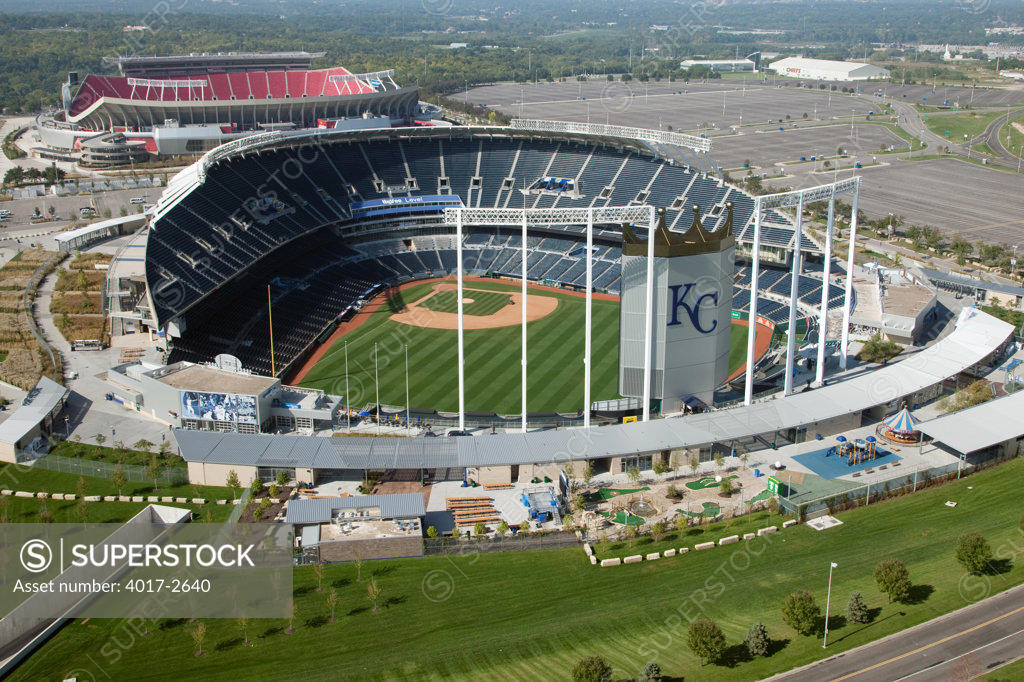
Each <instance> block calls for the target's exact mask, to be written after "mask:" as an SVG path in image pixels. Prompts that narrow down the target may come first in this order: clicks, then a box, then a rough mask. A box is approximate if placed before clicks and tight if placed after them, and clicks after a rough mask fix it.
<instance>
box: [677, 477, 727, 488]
mask: <svg viewBox="0 0 1024 682" xmlns="http://www.w3.org/2000/svg"><path fill="white" fill-rule="evenodd" d="M734 478H739V476H728V477H726V476H723V477H722V480H723V481H725V480H729V481H731V480H732V479H734ZM683 485H685V486H686V487H687V488H689V489H690V490H705V489H707V488H714V487H716V486H719V485H722V484H721V483H720V482H719V481H716V480H715V477H714V476H705V477H704V478H698V479H697V480H696V481H687V482H686V483H684V484H683Z"/></svg>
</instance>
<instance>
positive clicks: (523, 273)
mask: <svg viewBox="0 0 1024 682" xmlns="http://www.w3.org/2000/svg"><path fill="white" fill-rule="evenodd" d="M526 228H527V220H526V211H525V210H524V211H523V224H522V240H523V243H522V244H520V246H521V247H522V249H523V257H522V261H523V262H522V265H521V270H520V274H521V276H522V282H520V284H521V285H522V288H523V289H522V291H523V296H522V298H523V300H522V304H523V307H522V310H521V311H520V313H521V314H522V318H523V322H522V325H521V327H522V337H523V344H522V348H523V350H522V358H521V359H520V364H521V366H522V367H521V370H520V371H521V377H520V381H521V383H522V391H523V396H522V411H523V414H522V420H523V423H522V429H523V432H524V433H525V432H526V270H527V267H526Z"/></svg>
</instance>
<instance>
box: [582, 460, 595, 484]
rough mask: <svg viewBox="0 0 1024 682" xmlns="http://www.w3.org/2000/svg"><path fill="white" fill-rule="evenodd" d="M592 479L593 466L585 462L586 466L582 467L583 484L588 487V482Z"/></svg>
mask: <svg viewBox="0 0 1024 682" xmlns="http://www.w3.org/2000/svg"><path fill="white" fill-rule="evenodd" d="M592 478H594V465H593V464H591V463H590V462H587V466H585V467H583V483H584V484H585V485H590V480H591V479H592Z"/></svg>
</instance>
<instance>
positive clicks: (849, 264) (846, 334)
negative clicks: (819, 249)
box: [839, 183, 860, 371]
mask: <svg viewBox="0 0 1024 682" xmlns="http://www.w3.org/2000/svg"><path fill="white" fill-rule="evenodd" d="M859 197H860V183H857V186H856V187H854V188H853V202H852V203H853V208H852V209H851V210H850V247H849V249H848V250H847V253H846V295H845V296H844V297H843V331H842V335H841V337H840V341H839V345H840V348H839V368H840V369H841V370H843V371H845V370H846V367H847V363H848V358H847V350H848V347H849V344H850V314H851V310H850V306H851V303H852V301H853V256H854V247H855V246H856V245H857V199H858V198H859Z"/></svg>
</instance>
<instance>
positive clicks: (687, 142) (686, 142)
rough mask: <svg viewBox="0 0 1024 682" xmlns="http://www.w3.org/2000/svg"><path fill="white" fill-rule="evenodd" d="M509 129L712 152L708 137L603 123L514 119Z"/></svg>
mask: <svg viewBox="0 0 1024 682" xmlns="http://www.w3.org/2000/svg"><path fill="white" fill-rule="evenodd" d="M509 127H510V128H515V129H517V130H536V131H537V132H543V133H582V134H584V135H602V136H604V137H624V138H628V139H631V140H644V141H646V142H657V143H659V144H671V145H675V146H676V147H683V148H685V149H692V150H694V151H697V152H704V153H707V152H710V151H711V140H709V139H708V138H706V137H697V136H695V135H685V134H683V133H671V132H669V131H667V130H650V129H648V128H634V127H632V126H615V125H606V124H603V123H578V122H576V121H542V120H538V119H527V118H514V119H512V122H511V123H509Z"/></svg>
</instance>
